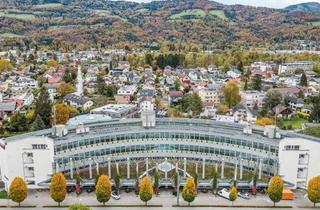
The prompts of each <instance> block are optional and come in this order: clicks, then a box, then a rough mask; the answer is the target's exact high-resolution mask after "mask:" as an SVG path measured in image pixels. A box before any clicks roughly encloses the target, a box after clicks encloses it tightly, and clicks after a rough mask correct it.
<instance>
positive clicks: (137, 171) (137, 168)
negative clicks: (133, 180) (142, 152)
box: [136, 162, 139, 177]
mask: <svg viewBox="0 0 320 210" xmlns="http://www.w3.org/2000/svg"><path fill="white" fill-rule="evenodd" d="M136 173H137V177H139V163H138V162H136Z"/></svg>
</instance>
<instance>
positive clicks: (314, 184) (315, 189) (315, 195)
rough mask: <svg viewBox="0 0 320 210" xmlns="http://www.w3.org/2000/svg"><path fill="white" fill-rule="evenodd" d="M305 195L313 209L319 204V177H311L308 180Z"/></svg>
mask: <svg viewBox="0 0 320 210" xmlns="http://www.w3.org/2000/svg"><path fill="white" fill-rule="evenodd" d="M307 194H308V198H309V200H310V201H311V202H312V203H313V206H314V207H315V206H316V204H317V203H320V176H316V177H313V178H311V179H310V180H309V182H308V188H307Z"/></svg>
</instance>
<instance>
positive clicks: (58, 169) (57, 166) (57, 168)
mask: <svg viewBox="0 0 320 210" xmlns="http://www.w3.org/2000/svg"><path fill="white" fill-rule="evenodd" d="M59 171H60V167H59V163H56V173H58V172H59Z"/></svg>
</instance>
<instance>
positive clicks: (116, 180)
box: [114, 173, 121, 193]
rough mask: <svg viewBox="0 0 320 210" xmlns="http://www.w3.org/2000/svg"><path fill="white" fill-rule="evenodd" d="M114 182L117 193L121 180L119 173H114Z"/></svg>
mask: <svg viewBox="0 0 320 210" xmlns="http://www.w3.org/2000/svg"><path fill="white" fill-rule="evenodd" d="M114 182H115V185H116V190H117V192H118V193H119V191H120V182H121V175H120V174H118V173H117V174H116V176H115V177H114Z"/></svg>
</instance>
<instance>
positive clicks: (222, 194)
mask: <svg viewBox="0 0 320 210" xmlns="http://www.w3.org/2000/svg"><path fill="white" fill-rule="evenodd" d="M229 194H230V193H229V191H228V190H227V189H225V188H223V189H222V190H219V191H218V195H219V196H220V197H223V198H225V199H228V200H230V198H229Z"/></svg>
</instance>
